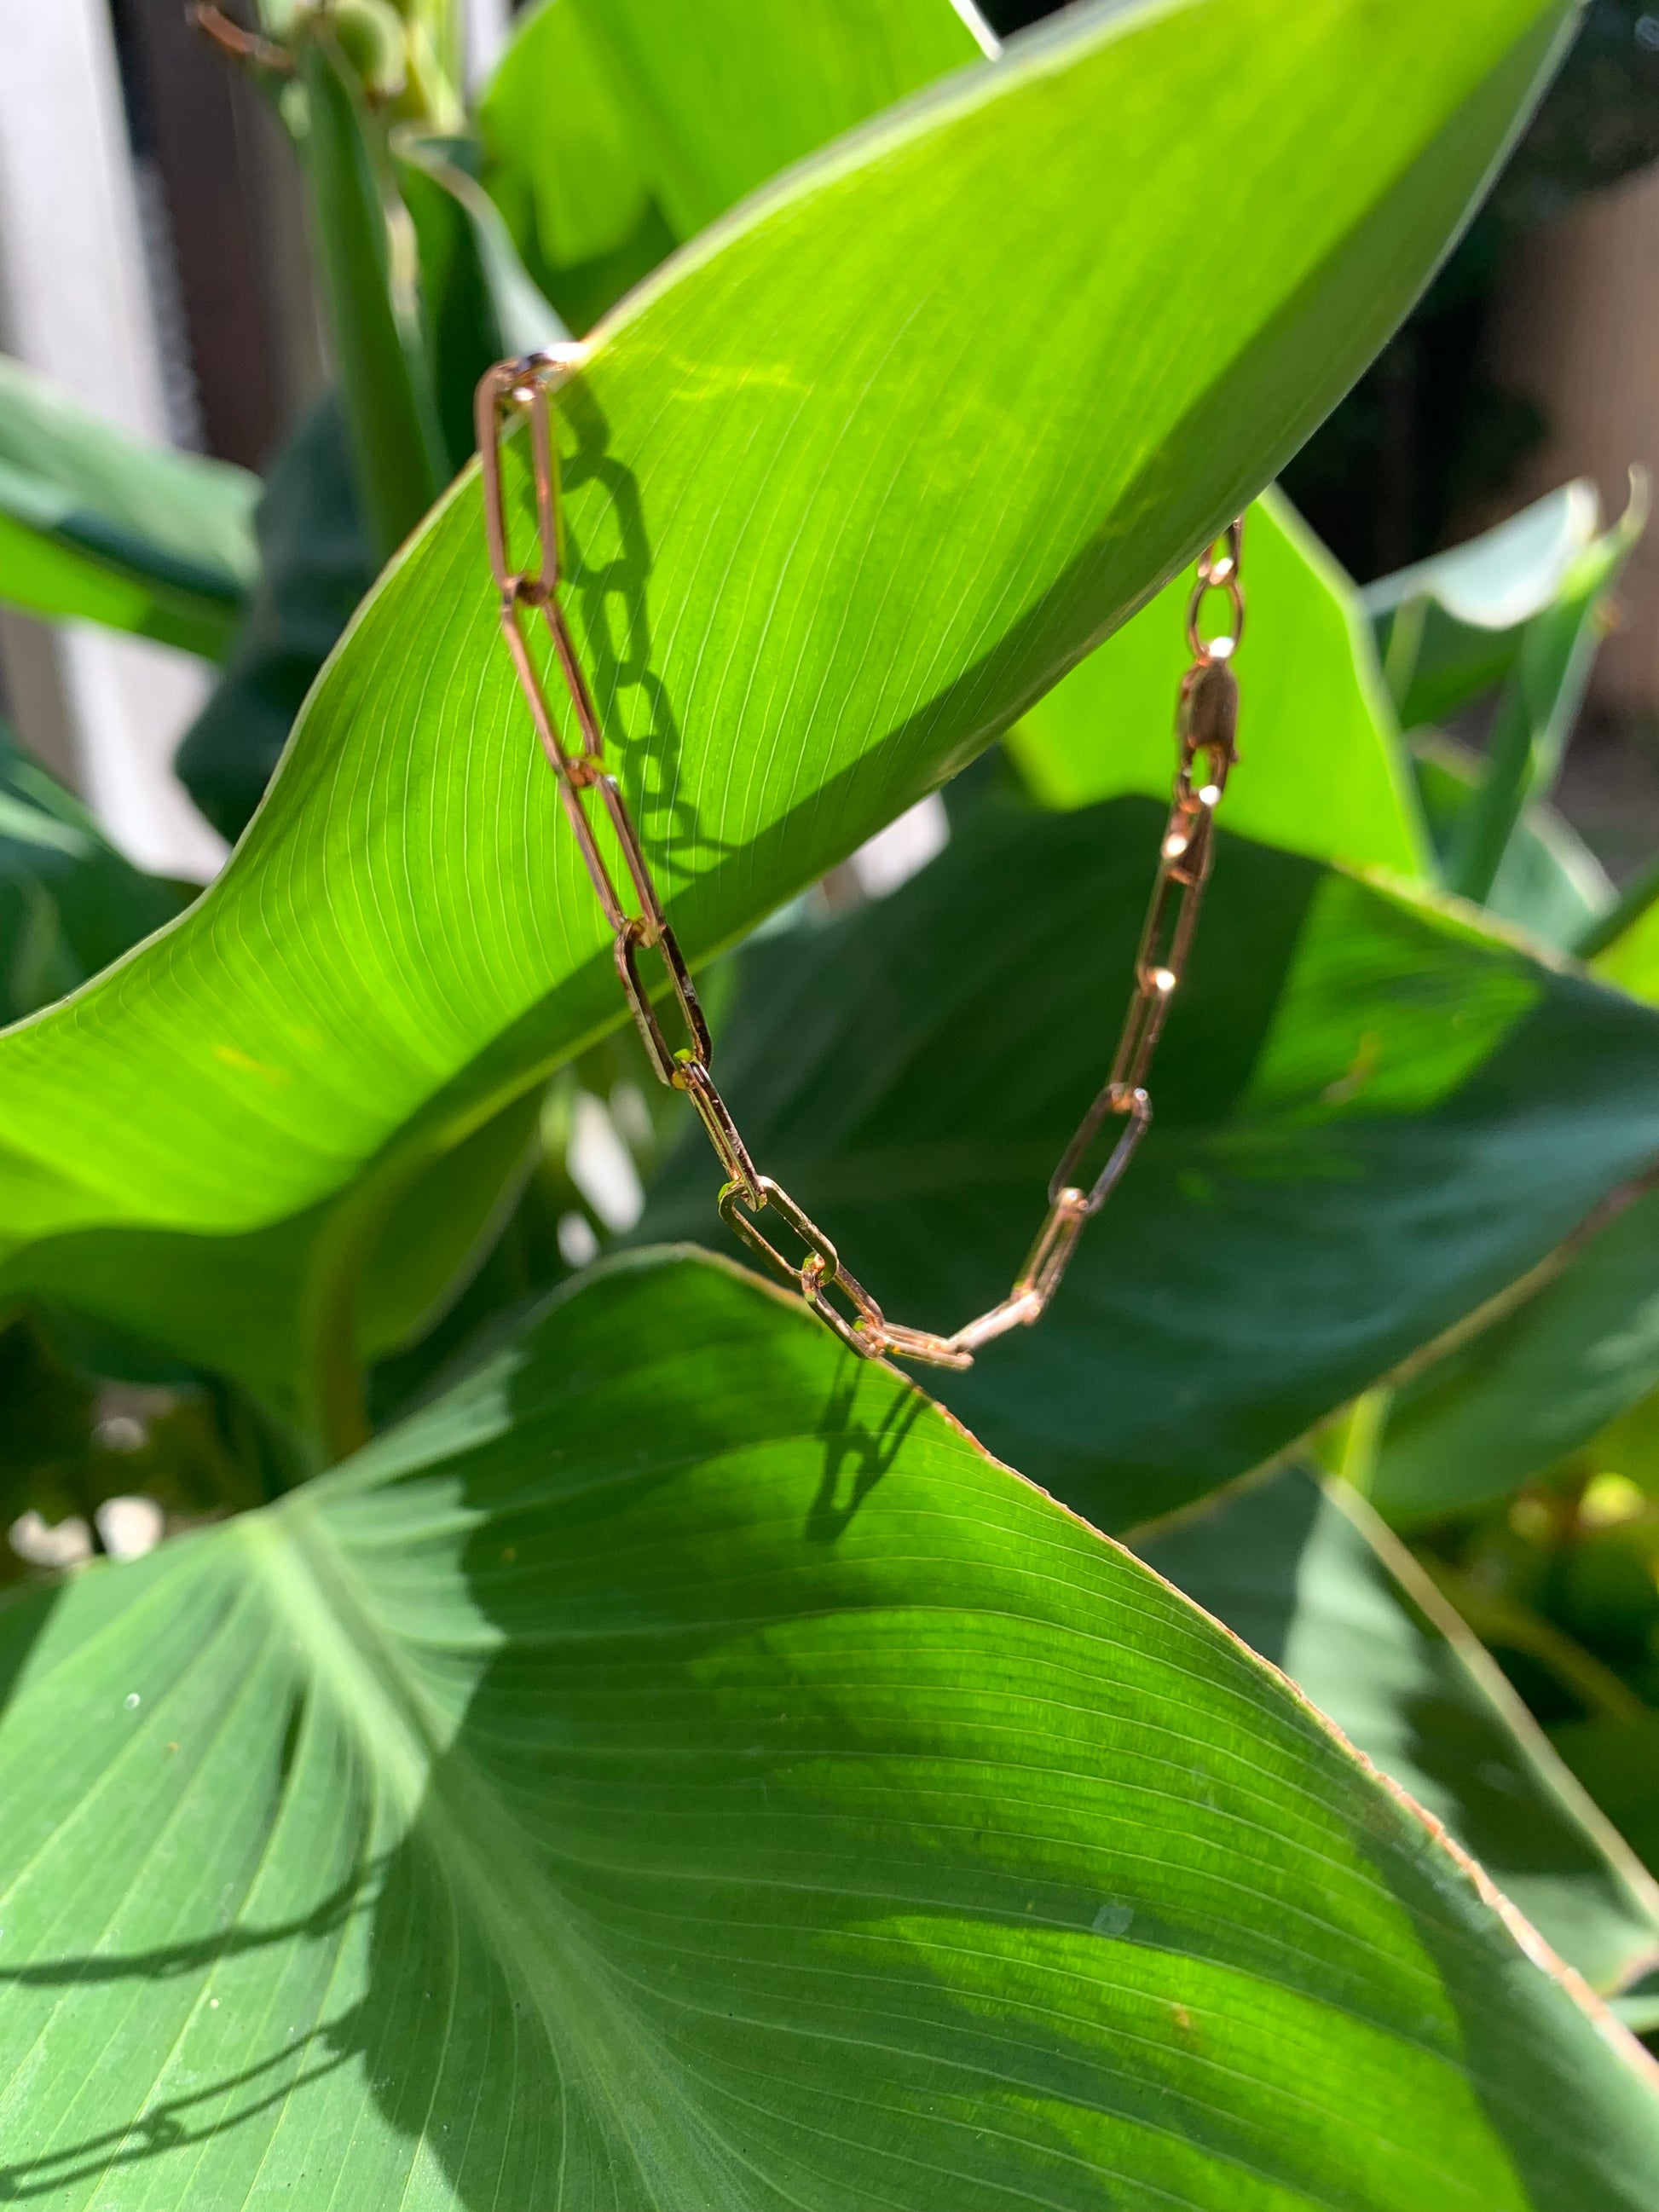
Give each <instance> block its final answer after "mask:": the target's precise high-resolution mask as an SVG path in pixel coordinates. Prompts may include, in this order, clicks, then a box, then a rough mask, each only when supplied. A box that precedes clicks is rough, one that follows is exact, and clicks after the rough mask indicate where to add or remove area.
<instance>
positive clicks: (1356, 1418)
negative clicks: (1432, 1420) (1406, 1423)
mask: <svg viewBox="0 0 1659 2212" xmlns="http://www.w3.org/2000/svg"><path fill="white" fill-rule="evenodd" d="M1393 1409H1394V1392H1393V1391H1392V1390H1391V1389H1383V1388H1380V1387H1379V1388H1378V1389H1375V1390H1367V1391H1365V1392H1364V1394H1363V1395H1361V1396H1359V1397H1358V1398H1356V1399H1355V1400H1354V1401H1353V1402H1352V1405H1351V1406H1350V1407H1348V1409H1347V1412H1346V1414H1345V1415H1344V1416H1343V1417H1342V1420H1341V1424H1340V1427H1339V1428H1338V1429H1337V1431H1336V1432H1335V1434H1334V1437H1333V1438H1332V1443H1333V1446H1334V1449H1333V1452H1332V1455H1331V1460H1330V1462H1329V1463H1330V1465H1331V1467H1332V1469H1333V1472H1334V1473H1335V1474H1340V1476H1341V1478H1342V1480H1344V1482H1346V1483H1347V1484H1349V1485H1350V1486H1351V1487H1352V1488H1353V1489H1355V1490H1357V1491H1358V1492H1359V1494H1360V1496H1361V1497H1362V1498H1369V1497H1370V1492H1371V1483H1372V1481H1373V1480H1374V1479H1375V1477H1376V1455H1377V1454H1378V1452H1380V1451H1381V1450H1382V1449H1383V1435H1384V1433H1385V1431H1387V1429H1388V1425H1389V1413H1391V1412H1392V1411H1393Z"/></svg>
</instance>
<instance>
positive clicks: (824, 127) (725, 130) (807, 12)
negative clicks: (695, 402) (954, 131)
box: [479, 0, 994, 330]
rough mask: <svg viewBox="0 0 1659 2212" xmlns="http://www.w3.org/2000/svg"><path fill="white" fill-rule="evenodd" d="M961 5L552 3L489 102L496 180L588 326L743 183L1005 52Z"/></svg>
mask: <svg viewBox="0 0 1659 2212" xmlns="http://www.w3.org/2000/svg"><path fill="white" fill-rule="evenodd" d="M971 16H972V9H971V8H970V7H969V6H968V5H966V4H965V0H964V6H963V9H961V10H960V11H958V9H957V8H956V7H954V6H952V5H951V0H705V4H704V5H703V6H702V7H700V8H698V9H696V10H695V11H693V12H690V13H688V12H687V11H686V10H685V9H684V8H681V7H678V6H676V5H674V4H673V0H544V5H542V6H541V7H539V8H537V9H532V10H531V11H530V12H529V13H528V14H527V15H526V17H525V18H524V20H523V21H522V22H521V23H520V27H519V28H518V30H517V33H516V34H515V35H514V38H513V42H512V44H511V45H510V46H509V47H508V48H507V52H506V53H505V54H504V55H503V56H502V58H501V63H500V64H499V65H498V67H497V69H496V70H495V75H494V76H493V77H492V78H491V80H490V82H489V85H488V87H487V88H486V89H485V91H484V94H483V99H482V100H481V101H480V104H479V125H480V128H481V129H482V131H483V137H484V142H485V146H486V149H487V153H488V167H487V171H486V176H487V180H488V183H489V189H490V191H492V192H493V193H494V195H495V198H496V200H497V202H498V203H499V204H500V205H501V208H502V210H503V211H504V212H505V214H506V216H507V220H508V222H509V223H510V224H511V226H512V228H513V232H514V234H515V236H516V237H517V239H518V241H519V246H520V251H521V252H523V253H524V254H525V256H526V259H527V260H528V261H529V263H530V265H531V267H532V269H533V270H536V272H537V273H538V276H539V277H540V279H541V282H542V283H543V285H544V288H545V289H546V290H547V292H548V294H549V295H550V297H551V298H552V299H553V300H554V301H556V303H557V304H558V306H559V307H560V309H561V311H562V313H565V314H566V315H567V316H568V319H570V321H571V322H572V324H573V325H574V326H575V327H576V328H578V329H580V330H586V328H587V327H588V325H590V324H592V322H593V321H595V320H596V319H597V318H598V317H599V314H600V313H602V312H603V310H604V309H605V307H609V306H610V305H611V302H612V301H614V300H616V299H617V298H618V297H619V296H620V295H621V294H622V293H623V291H624V290H625V289H627V287H628V286H629V284H630V283H634V282H635V281H636V280H637V279H638V278H639V277H641V276H643V275H645V273H646V272H647V270H649V269H651V268H653V267H654V266H655V265H656V264H657V263H658V262H659V261H660V260H661V259H662V258H663V256H664V255H665V253H667V252H669V251H670V250H671V247H672V246H674V245H675V244H677V243H678V242H680V241H682V240H685V239H689V238H691V237H693V236H695V235H696V233H697V232H698V231H699V230H702V228H704V227H705V226H706V225H707V224H708V223H710V222H713V221H714V217H715V216H719V215H722V214H724V213H725V211H726V209H727V208H729V207H732V206H734V205H735V204H737V202H738V200H740V199H742V198H743V197H744V195H745V193H748V192H750V191H754V189H755V187H756V186H757V185H762V184H764V183H765V182H766V180H767V179H769V177H773V176H775V175H776V174H777V173H778V172H779V171H780V170H781V169H784V168H787V167H788V166H789V164H790V163H791V162H793V161H799V160H800V159H801V158H802V156H803V155H807V154H810V153H812V152H813V151H815V150H816V149H817V148H818V147H820V146H823V145H827V144H828V143H829V140H830V139H832V138H835V137H839V136H840V135H841V133H842V132H843V131H849V130H851V129H852V128H853V127H854V125H856V124H860V123H862V122H864V121H865V120H866V118H868V117H870V116H872V115H874V114H876V113H877V112H878V111H879V110H881V109H882V108H884V107H889V106H891V105H892V104H893V103H894V101H896V100H902V98H903V97H904V96H905V94H907V93H912V92H915V91H916V90H918V89H919V88H921V86H923V85H925V84H927V83H930V82H932V81H933V79H934V78H935V77H938V76H942V75H944V74H945V72H946V71H947V70H953V69H957V68H960V67H961V66H962V65H963V64H964V63H969V62H973V61H977V60H979V59H981V58H982V56H983V55H984V54H985V53H986V52H989V51H990V50H991V49H992V48H993V46H994V40H992V38H991V36H990V33H989V32H988V31H987V29H986V28H985V27H984V25H983V24H981V23H979V22H977V21H974V22H973V25H972V27H971V28H970V27H969V21H968V20H964V19H965V18H969V17H971Z"/></svg>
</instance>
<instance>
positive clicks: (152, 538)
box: [0, 355, 258, 658]
mask: <svg viewBox="0 0 1659 2212" xmlns="http://www.w3.org/2000/svg"><path fill="white" fill-rule="evenodd" d="M257 497H258V482H257V480H256V479H255V478H254V477H251V476H250V475H249V474H248V473H247V471H246V470H245V469H238V468H233V467H231V466H230V465H229V464H228V462H225V461H210V460H204V459H202V458H201V457H200V456H199V455H197V454H194V453H173V452H172V451H170V450H169V449H168V448H167V447H162V446H149V445H146V444H144V443H143V441H142V440H140V439H137V438H135V437H132V436H131V435H129V433H127V432H126V431H125V430H118V429H117V428H115V427H114V425H113V424H112V423H109V422H105V421H103V420H102V418H101V417H100V416H96V415H94V414H93V413H92V412H91V410H89V409H87V408H83V407H82V406H81V405H80V404H78V402H76V400H74V399H72V398H70V396H69V395H68V393H66V392H61V391H60V390H59V389H58V386H56V385H54V384H52V383H50V382H49V381H48V380H46V378H45V377H42V376H38V375H36V374H34V372H33V370H31V369H27V368H24V367H23V365H22V364H21V362H15V361H9V360H8V359H7V358H6V357H5V356H3V355H0V601H3V603H4V604H5V605H9V606H14V607H21V608H22V609H24V610H25V611H26V612H27V613H29V614H34V615H44V616H46V617H48V618H49V619H51V620H55V621H79V622H94V623H103V624H105V625H106V627H107V628H109V629H126V630H137V631H138V632H139V633H140V634H141V635H143V636H145V637H153V638H158V639H160V640H161V642H162V643H163V644H166V645H177V646H183V647H185V648H186V650H188V651H189V652H191V653H206V654H208V655H210V657H215V658H216V657H217V655H218V654H219V653H222V651H223V649H224V646H225V642H226V640H227V639H228V636H229V634H230V629H231V625H232V624H233V623H234V621H235V619H236V614H237V611H238V609H239V607H240V605H241V602H242V598H243V594H244V593H245V592H246V590H247V588H248V586H250V584H251V583H252V580H253V575H254V552H253V538H252V529H251V527H250V525H251V521H252V509H253V502H254V501H255V499H256V498H257Z"/></svg>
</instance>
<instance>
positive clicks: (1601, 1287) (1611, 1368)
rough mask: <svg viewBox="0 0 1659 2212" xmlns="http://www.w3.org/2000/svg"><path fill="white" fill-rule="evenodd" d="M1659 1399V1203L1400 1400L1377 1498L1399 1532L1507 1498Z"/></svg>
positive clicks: (1606, 1232) (1381, 1457)
mask: <svg viewBox="0 0 1659 2212" xmlns="http://www.w3.org/2000/svg"><path fill="white" fill-rule="evenodd" d="M1656 1388H1659V1195H1656V1194H1654V1193H1652V1192H1650V1193H1649V1194H1647V1195H1646V1196H1644V1197H1642V1198H1638V1200H1636V1201H1635V1202H1634V1204H1632V1205H1631V1206H1627V1207H1626V1208H1625V1209H1624V1210H1623V1211H1622V1212H1620V1213H1619V1214H1618V1215H1617V1216H1616V1217H1615V1218H1613V1220H1612V1221H1611V1222H1610V1223H1608V1224H1607V1226H1606V1227H1604V1228H1602V1229H1601V1231H1599V1232H1598V1233H1597V1234H1596V1235H1595V1237H1591V1238H1590V1239H1589V1242H1588V1243H1585V1244H1583V1246H1581V1247H1579V1248H1578V1249H1576V1250H1575V1251H1573V1252H1572V1253H1571V1255H1570V1256H1569V1257H1567V1258H1566V1260H1565V1262H1564V1264H1563V1265H1562V1266H1561V1267H1559V1269H1558V1270H1556V1271H1555V1272H1553V1273H1551V1275H1550V1277H1549V1279H1548V1280H1547V1281H1546V1282H1544V1283H1542V1284H1541V1285H1540V1287H1539V1288H1538V1289H1537V1290H1536V1291H1534V1292H1533V1294H1532V1296H1531V1297H1528V1298H1527V1299H1525V1300H1524V1301H1523V1302H1522V1304H1519V1305H1517V1306H1516V1307H1515V1308H1514V1309H1513V1310H1511V1311H1507V1312H1505V1313H1504V1314H1503V1315H1501V1316H1499V1317H1498V1319H1496V1320H1495V1321H1494V1322H1492V1325H1491V1327H1490V1328H1486V1329H1484V1330H1482V1331H1481V1332H1480V1334H1479V1335H1477V1336H1474V1337H1473V1338H1471V1339H1470V1340H1469V1341H1468V1342H1467V1343H1465V1344H1462V1345H1459V1346H1457V1347H1456V1348H1455V1350H1454V1351H1452V1352H1449V1354H1448V1355H1447V1356H1446V1357H1445V1358H1443V1359H1440V1360H1437V1362H1436V1363H1435V1364H1434V1365H1433V1366H1432V1367H1431V1368H1430V1369H1429V1370H1427V1371H1426V1372H1425V1373H1424V1374H1422V1375H1419V1376H1415V1377H1413V1380H1412V1382H1411V1383H1409V1384H1407V1387H1406V1388H1405V1389H1402V1390H1401V1391H1400V1392H1399V1393H1398V1395H1396V1397H1395V1402H1394V1406H1393V1408H1392V1410H1391V1413H1390V1415H1389V1425H1388V1429H1387V1431H1386V1434H1385V1435H1384V1437H1383V1443H1382V1447H1381V1449H1380V1451H1379V1454H1378V1457H1377V1462H1376V1474H1375V1475H1374V1477H1373V1480H1372V1485H1371V1495H1372V1496H1373V1497H1374V1498H1375V1499H1376V1503H1377V1504H1379V1505H1380V1506H1381V1507H1382V1508H1383V1510H1384V1511H1386V1512H1388V1513H1389V1514H1390V1515H1391V1516H1398V1517H1400V1518H1402V1519H1404V1518H1410V1517H1413V1516H1418V1517H1420V1516H1429V1515H1433V1514H1436V1513H1443V1512H1448V1511H1450V1510H1453V1509H1454V1508H1456V1507H1459V1506H1463V1505H1477V1504H1482V1503H1484V1502H1485V1501H1486V1499H1487V1498H1501V1497H1503V1496H1504V1494H1505V1492H1509V1491H1511V1490H1513V1489H1515V1488H1516V1486H1517V1485H1519V1484H1520V1483H1522V1482H1524V1481H1525V1480H1526V1479H1527V1477H1528V1475H1529V1474H1537V1473H1539V1472H1540V1471H1541V1469H1543V1468H1548V1467H1553V1465H1554V1464H1555V1463H1556V1462H1557V1461H1558V1460H1562V1459H1565V1457H1566V1456H1567V1455H1568V1454H1569V1453H1570V1452H1573V1451H1576V1450H1577V1449H1578V1447H1579V1446H1580V1445H1581V1444H1585V1443H1589V1440H1590V1438H1591V1437H1593V1436H1595V1434H1596V1432H1597V1431H1599V1430H1601V1429H1603V1428H1605V1427H1606V1425H1607V1423H1608V1422H1609V1421H1611V1420H1612V1419H1614V1417H1615V1416H1616V1415H1618V1414H1620V1413H1624V1412H1625V1411H1626V1409H1627V1408H1628V1407H1632V1406H1633V1405H1635V1404H1636V1403H1637V1401H1638V1400H1639V1399H1642V1398H1645V1397H1646V1396H1647V1395H1648V1394H1649V1392H1650V1391H1651V1390H1653V1389H1656Z"/></svg>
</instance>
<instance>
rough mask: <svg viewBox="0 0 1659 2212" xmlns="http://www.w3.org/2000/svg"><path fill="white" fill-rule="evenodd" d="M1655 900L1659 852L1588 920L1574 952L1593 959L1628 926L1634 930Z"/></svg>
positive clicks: (1658, 895)
mask: <svg viewBox="0 0 1659 2212" xmlns="http://www.w3.org/2000/svg"><path fill="white" fill-rule="evenodd" d="M1656 901H1659V853H1656V854H1654V856H1653V858H1652V859H1651V860H1650V861H1649V862H1648V863H1647V865H1646V866H1645V867H1643V868H1641V869H1639V870H1638V872H1637V873H1636V874H1635V875H1633V876H1632V878H1631V879H1630V881H1629V882H1628V883H1627V884H1626V885H1625V888H1624V890H1621V891H1620V894H1619V896H1618V897H1617V898H1616V899H1615V900H1614V902H1613V904H1612V905H1611V906H1610V907H1609V908H1607V912H1606V913H1605V914H1604V915H1598V917H1597V918H1596V920H1595V921H1593V922H1591V924H1590V925H1589V928H1588V929H1586V930H1585V932H1584V933H1583V936H1582V937H1580V939H1578V941H1577V944H1576V945H1574V946H1573V948H1572V949H1573V951H1574V952H1575V953H1576V954H1577V957H1579V959H1581V960H1594V959H1595V956H1596V955H1597V953H1598V952H1605V951H1607V947H1608V945H1612V944H1613V943H1615V942H1616V941H1617V939H1620V938H1621V937H1622V936H1623V935H1624V933H1625V932H1626V930H1627V929H1633V928H1634V927H1636V924H1637V923H1638V921H1640V920H1641V919H1642V917H1643V915H1644V914H1645V913H1646V912H1647V910H1648V908H1650V906H1652V905H1653V904H1654V903H1655V902H1656Z"/></svg>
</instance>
